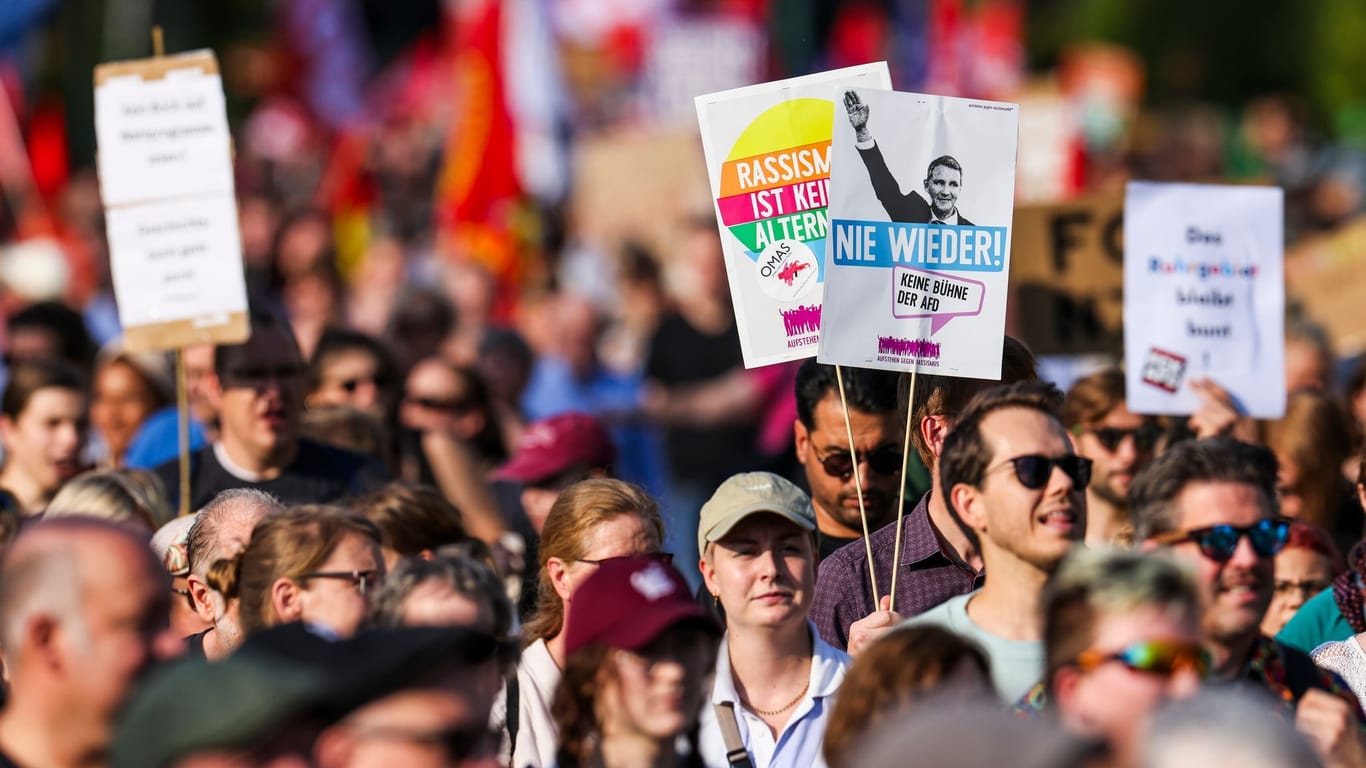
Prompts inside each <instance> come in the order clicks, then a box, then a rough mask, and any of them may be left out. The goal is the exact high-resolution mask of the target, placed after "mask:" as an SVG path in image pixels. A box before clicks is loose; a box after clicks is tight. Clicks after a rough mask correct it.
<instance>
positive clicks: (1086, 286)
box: [1007, 128, 1124, 357]
mask: <svg viewBox="0 0 1366 768" xmlns="http://www.w3.org/2000/svg"><path fill="white" fill-rule="evenodd" d="M1021 130H1022V131H1023V128H1022V129H1021ZM1011 239H1012V241H1013V242H1012V245H1013V248H1012V251H1011V261H1010V305H1011V311H1010V313H1009V317H1008V325H1007V327H1009V328H1011V329H1012V330H1011V334H1012V335H1018V336H1019V338H1021V339H1023V340H1024V342H1025V343H1026V344H1028V345H1029V348H1030V350H1031V351H1033V352H1034V354H1036V355H1113V356H1115V357H1118V356H1119V355H1120V354H1122V352H1123V348H1124V329H1123V322H1124V200H1123V198H1121V197H1119V196H1118V195H1116V196H1104V197H1093V198H1083V199H1081V200H1073V201H1069V202H1066V203H1057V204H1053V205H1030V206H1021V207H1018V208H1016V209H1015V231H1014V232H1013V233H1012V237H1011Z"/></svg>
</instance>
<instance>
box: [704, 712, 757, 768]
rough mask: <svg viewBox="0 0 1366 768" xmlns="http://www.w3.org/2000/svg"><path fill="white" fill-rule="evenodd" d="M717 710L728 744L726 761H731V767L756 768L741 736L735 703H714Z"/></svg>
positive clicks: (719, 722)
mask: <svg viewBox="0 0 1366 768" xmlns="http://www.w3.org/2000/svg"><path fill="white" fill-rule="evenodd" d="M712 707H714V708H715V710H716V722H717V723H718V724H719V725H720V726H721V740H722V741H723V742H725V744H726V762H727V763H730V768H754V763H753V762H751V761H750V759H749V752H748V751H747V750H746V749H745V742H744V740H742V739H741V738H740V723H739V722H738V721H737V720H736V719H735V704H734V703H733V702H729V701H723V702H721V703H720V704H713V705H712Z"/></svg>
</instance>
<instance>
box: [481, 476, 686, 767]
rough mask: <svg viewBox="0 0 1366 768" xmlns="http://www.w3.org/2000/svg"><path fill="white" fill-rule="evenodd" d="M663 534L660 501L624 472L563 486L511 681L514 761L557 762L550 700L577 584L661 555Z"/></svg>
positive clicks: (545, 533) (544, 539) (544, 535)
mask: <svg viewBox="0 0 1366 768" xmlns="http://www.w3.org/2000/svg"><path fill="white" fill-rule="evenodd" d="M663 539H664V521H663V520H662V519H660V516H659V505H658V504H657V503H656V502H655V500H654V499H652V498H650V496H649V495H648V494H646V493H645V491H643V490H641V489H640V488H638V487H637V486H634V485H631V484H630V483H626V482H622V481H620V480H606V479H595V480H584V481H583V482H580V483H576V484H574V485H571V486H570V487H569V488H567V489H565V491H564V492H563V493H561V494H560V497H559V498H558V499H556V501H555V504H554V505H553V506H552V507H551V508H550V514H549V515H548V516H547V517H546V521H545V528H544V529H542V531H541V544H540V575H539V578H538V582H537V590H538V592H537V603H536V613H535V614H534V615H533V616H532V618H531V620H530V621H528V622H527V624H526V627H525V628H524V630H523V634H522V637H523V639H524V641H525V642H526V648H525V649H524V650H523V651H522V660H521V663H520V664H519V665H518V667H517V679H516V682H515V685H512V686H510V687H509V691H508V711H509V712H516V713H517V716H516V717H515V718H509V723H508V736H509V739H510V740H511V744H512V764H513V765H515V766H517V768H525V766H528V765H530V766H535V767H536V768H542V767H543V766H549V765H551V764H553V763H554V762H555V750H556V748H557V746H558V743H559V735H558V732H557V729H556V727H555V721H554V719H553V718H552V717H551V713H550V705H551V701H552V700H553V698H554V695H555V688H556V687H557V686H558V685H559V684H560V676H561V671H562V670H563V669H564V665H565V659H566V653H565V636H564V626H565V615H566V614H567V613H571V612H572V605H573V601H574V597H573V596H574V592H575V590H576V589H577V588H578V586H579V585H580V584H582V583H583V582H584V580H585V579H587V578H588V577H589V576H591V575H592V574H593V573H594V572H595V571H597V569H598V568H599V567H600V566H601V565H602V563H603V561H605V560H611V559H613V558H620V557H627V556H630V555H656V556H657V557H658V558H659V559H660V560H663V561H665V562H667V561H668V560H670V558H669V556H668V555H664V554H662V553H660V543H661V542H662V541H663Z"/></svg>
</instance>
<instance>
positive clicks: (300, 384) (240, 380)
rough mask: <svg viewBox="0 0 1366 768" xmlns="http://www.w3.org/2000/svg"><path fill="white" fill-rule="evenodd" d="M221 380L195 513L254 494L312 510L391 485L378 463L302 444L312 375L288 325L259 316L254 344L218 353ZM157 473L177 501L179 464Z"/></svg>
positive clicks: (194, 480)
mask: <svg viewBox="0 0 1366 768" xmlns="http://www.w3.org/2000/svg"><path fill="white" fill-rule="evenodd" d="M214 372H215V374H216V381H215V382H214V383H213V384H212V385H211V386H210V389H209V393H208V395H209V398H210V400H211V401H213V403H214V405H215V407H216V408H217V410H218V416H219V430H218V435H217V437H216V438H215V440H214V441H213V442H212V443H210V444H209V445H206V446H204V447H203V448H202V449H200V450H198V451H196V452H194V453H193V454H191V455H190V506H191V507H194V508H196V509H198V508H200V507H202V506H204V505H205V504H207V503H209V501H210V500H211V499H213V497H214V496H216V495H217V494H218V492H219V491H224V490H228V489H229V488H255V489H257V490H261V491H265V492H266V493H269V494H272V495H274V496H275V497H276V498H278V499H280V501H282V502H284V503H286V504H307V503H322V502H329V501H335V500H337V499H340V498H343V497H348V496H358V495H361V494H364V493H367V492H369V491H371V490H374V489H375V488H378V487H379V486H381V485H383V484H384V483H385V482H387V481H388V479H389V477H388V472H387V471H386V470H385V468H384V467H383V465H381V464H380V463H379V461H378V460H377V459H374V458H373V457H368V456H363V455H361V454H358V453H353V452H351V451H346V450H342V449H340V448H334V447H332V446H329V445H323V444H322V443H315V442H313V441H311V440H307V439H304V438H302V437H300V435H299V421H300V417H301V415H302V412H303V405H304V388H305V374H306V369H305V367H304V361H303V357H302V355H301V353H300V351H299V345H298V342H297V341H296V340H295V338H294V333H293V331H292V330H290V327H289V324H288V322H287V321H285V320H284V319H283V318H280V317H277V316H275V315H272V314H268V313H265V312H253V313H252V315H251V338H249V339H247V341H245V342H243V343H241V344H231V345H224V346H220V347H218V348H217V349H216V350H215V351H214ZM154 472H155V473H156V475H157V476H158V477H159V478H161V481H162V483H163V484H165V486H166V488H167V490H168V491H170V494H171V496H172V498H173V499H175V498H177V497H178V496H179V495H180V478H179V466H178V464H177V462H176V461H175V460H171V461H169V462H166V463H164V464H162V465H161V466H159V467H157V468H156V469H155V470H154Z"/></svg>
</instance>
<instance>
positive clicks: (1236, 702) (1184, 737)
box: [1139, 687, 1322, 768]
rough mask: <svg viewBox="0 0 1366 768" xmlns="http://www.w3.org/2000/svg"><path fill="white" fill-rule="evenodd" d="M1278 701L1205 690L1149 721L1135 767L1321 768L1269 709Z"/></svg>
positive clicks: (1248, 692)
mask: <svg viewBox="0 0 1366 768" xmlns="http://www.w3.org/2000/svg"><path fill="white" fill-rule="evenodd" d="M1277 703H1278V702H1275V701H1273V700H1272V699H1271V698H1270V696H1268V695H1266V694H1265V692H1263V691H1261V690H1253V689H1249V688H1246V687H1238V688H1225V689H1211V688H1207V689H1205V690H1203V691H1201V692H1200V693H1199V694H1197V695H1196V696H1195V697H1193V698H1190V699H1185V700H1183V701H1175V702H1172V703H1171V704H1169V705H1167V706H1166V707H1163V708H1162V709H1161V710H1159V711H1158V712H1157V714H1155V715H1154V716H1153V719H1152V723H1151V724H1150V725H1149V727H1148V733H1147V738H1146V739H1145V741H1144V754H1143V755H1142V756H1141V758H1140V760H1139V766H1140V768H1182V766H1187V765H1237V766H1243V768H1310V767H1311V766H1315V767H1316V766H1321V765H1322V763H1321V762H1320V761H1319V759H1318V757H1317V755H1315V754H1314V750H1313V748H1311V747H1310V745H1309V743H1308V742H1307V741H1305V740H1304V737H1302V736H1301V735H1300V734H1299V733H1298V732H1297V731H1296V730H1295V728H1294V726H1293V725H1291V724H1290V723H1289V722H1287V721H1286V720H1285V719H1284V718H1282V717H1278V716H1277V714H1276V712H1275V711H1274V710H1273V709H1272V707H1273V706H1274V705H1276V704H1277Z"/></svg>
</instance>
